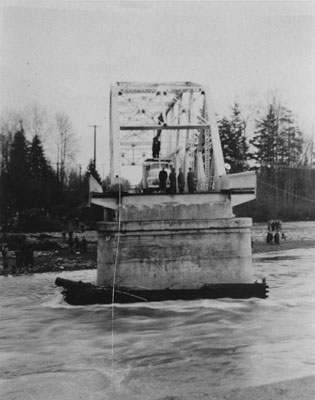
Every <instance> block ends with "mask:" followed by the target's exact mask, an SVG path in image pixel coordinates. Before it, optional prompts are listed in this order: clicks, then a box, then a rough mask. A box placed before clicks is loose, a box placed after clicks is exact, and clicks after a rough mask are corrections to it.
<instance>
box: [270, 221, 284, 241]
mask: <svg viewBox="0 0 315 400" xmlns="http://www.w3.org/2000/svg"><path fill="white" fill-rule="evenodd" d="M281 230H282V223H281V221H280V219H270V220H269V221H268V222H267V237H266V242H267V244H272V243H275V244H280V236H281V237H282V239H285V234H284V233H283V232H281Z"/></svg>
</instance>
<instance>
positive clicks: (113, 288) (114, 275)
mask: <svg viewBox="0 0 315 400" xmlns="http://www.w3.org/2000/svg"><path fill="white" fill-rule="evenodd" d="M120 224H121V184H120V182H119V183H118V231H117V243H116V253H115V264H114V273H113V286H112V379H111V387H112V390H113V389H114V303H115V284H116V270H117V263H118V250H119V241H120Z"/></svg>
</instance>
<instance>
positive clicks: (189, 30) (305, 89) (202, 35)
mask: <svg viewBox="0 0 315 400" xmlns="http://www.w3.org/2000/svg"><path fill="white" fill-rule="evenodd" d="M0 4H1V5H2V7H1V82H0V83H1V109H2V110H6V109H10V108H14V109H17V110H19V109H22V108H23V107H24V106H26V105H29V104H31V103H34V102H37V103H39V104H42V105H44V106H45V107H47V109H48V111H49V112H51V113H54V112H56V111H64V112H66V113H68V114H69V116H70V118H71V120H72V123H73V125H74V128H75V131H76V132H77V135H78V137H79V138H80V153H79V154H78V155H77V163H82V164H83V165H84V166H86V165H87V163H88V161H89V159H91V158H92V157H93V131H92V128H89V127H88V125H91V124H97V125H101V128H100V129H99V130H98V136H97V138H98V140H97V143H98V146H97V164H98V168H99V170H100V173H101V174H102V172H103V171H104V168H105V172H106V170H108V165H109V163H108V153H107V151H106V147H107V146H108V145H107V135H108V121H109V115H108V103H109V89H110V84H111V82H115V81H157V82H159V81H169V82H172V81H194V82H198V83H205V84H208V85H209V87H210V90H211V92H212V97H213V100H214V106H215V109H216V110H215V111H216V112H217V113H219V114H220V115H222V114H223V113H228V112H229V107H230V105H231V104H232V103H233V101H234V100H235V99H238V100H239V101H240V103H241V105H243V107H244V108H246V109H247V107H248V106H249V105H250V104H257V103H258V102H259V101H260V102H262V103H264V102H267V101H269V100H270V99H271V97H272V96H273V95H276V96H277V97H278V99H279V100H281V101H282V102H284V103H286V104H287V105H288V106H289V107H290V108H291V109H292V111H294V112H295V113H296V114H297V116H298V118H299V122H300V126H301V127H302V128H303V129H304V130H305V131H306V133H308V134H310V133H311V130H312V125H313V124H314V122H315V2H314V1H311V2H304V1H299V2H292V1H280V2H279V1H278V2H272V1H268V2H257V1H247V2H244V1H243V2H237V1H235V2H225V1H221V2H211V1H203V2H196V1H193V2H187V1H160V2H152V1H143V2H135V1H125V2H119V1H115V2H110V1H102V2H100V1H84V0H83V1H82V0H81V1H80V2H77V1H52V0H46V1H41V2H39V1H23V0H19V1H16V0H10V1H2V2H1V1H0ZM103 164H105V166H104V165H103Z"/></svg>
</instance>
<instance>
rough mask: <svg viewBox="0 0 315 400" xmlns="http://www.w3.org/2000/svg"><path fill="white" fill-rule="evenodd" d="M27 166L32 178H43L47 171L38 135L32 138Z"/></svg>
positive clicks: (46, 162) (47, 167)
mask: <svg viewBox="0 0 315 400" xmlns="http://www.w3.org/2000/svg"><path fill="white" fill-rule="evenodd" d="M29 165H30V173H31V176H32V177H35V178H43V177H45V175H46V174H47V173H48V171H49V164H48V161H47V159H46V157H45V154H44V150H43V146H42V143H41V140H40V139H39V137H38V135H35V136H34V137H33V140H32V143H31V145H30V149H29Z"/></svg>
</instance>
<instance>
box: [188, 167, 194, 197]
mask: <svg viewBox="0 0 315 400" xmlns="http://www.w3.org/2000/svg"><path fill="white" fill-rule="evenodd" d="M194 185H195V182H194V173H193V170H192V168H189V172H188V174H187V186H188V192H189V193H194V189H195V188H194Z"/></svg>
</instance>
